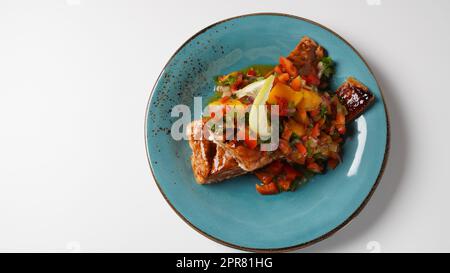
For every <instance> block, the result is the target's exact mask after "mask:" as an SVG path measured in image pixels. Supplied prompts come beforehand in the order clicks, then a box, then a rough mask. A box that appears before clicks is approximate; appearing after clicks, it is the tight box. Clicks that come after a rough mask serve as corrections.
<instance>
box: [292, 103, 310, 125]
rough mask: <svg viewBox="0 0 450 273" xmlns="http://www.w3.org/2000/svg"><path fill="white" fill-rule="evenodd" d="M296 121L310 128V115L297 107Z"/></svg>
mask: <svg viewBox="0 0 450 273" xmlns="http://www.w3.org/2000/svg"><path fill="white" fill-rule="evenodd" d="M294 119H295V120H296V121H297V122H299V123H301V124H303V125H305V126H308V125H309V117H308V114H307V113H306V111H305V110H303V109H300V108H299V107H298V106H297V111H296V112H295V115H294Z"/></svg>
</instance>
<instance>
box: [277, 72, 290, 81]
mask: <svg viewBox="0 0 450 273" xmlns="http://www.w3.org/2000/svg"><path fill="white" fill-rule="evenodd" d="M277 79H278V82H281V83H287V82H288V81H289V74H288V73H282V74H280V75H279V76H278V78H277Z"/></svg>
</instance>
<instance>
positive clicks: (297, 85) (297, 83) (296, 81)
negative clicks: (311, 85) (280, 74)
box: [290, 76, 302, 91]
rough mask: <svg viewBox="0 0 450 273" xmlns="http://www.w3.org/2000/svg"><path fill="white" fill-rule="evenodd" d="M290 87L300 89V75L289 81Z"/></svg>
mask: <svg viewBox="0 0 450 273" xmlns="http://www.w3.org/2000/svg"><path fill="white" fill-rule="evenodd" d="M290 85H291V88H292V89H294V90H295V91H300V89H302V80H301V78H300V76H297V77H295V78H294V79H293V80H292V81H291V84H290Z"/></svg>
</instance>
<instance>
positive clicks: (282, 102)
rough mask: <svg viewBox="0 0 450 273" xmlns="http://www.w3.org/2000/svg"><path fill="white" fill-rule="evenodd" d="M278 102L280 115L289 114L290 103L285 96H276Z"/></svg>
mask: <svg viewBox="0 0 450 273" xmlns="http://www.w3.org/2000/svg"><path fill="white" fill-rule="evenodd" d="M276 99H277V102H278V111H279V115H280V117H286V116H287V115H288V114H289V111H288V110H289V103H288V101H287V100H286V99H285V98H281V97H278V96H277V97H276Z"/></svg>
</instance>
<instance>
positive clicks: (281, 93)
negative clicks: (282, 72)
mask: <svg viewBox="0 0 450 273" xmlns="http://www.w3.org/2000/svg"><path fill="white" fill-rule="evenodd" d="M302 97H303V93H302V92H299V91H295V90H294V89H292V88H291V87H289V86H288V85H286V84H284V83H280V82H279V83H277V84H276V85H275V86H274V87H273V88H272V90H271V91H270V94H269V99H268V100H267V102H268V103H270V104H277V103H278V101H277V98H283V99H285V100H286V101H287V102H288V103H289V102H290V103H292V104H293V105H297V104H298V103H299V102H300V101H301V100H302Z"/></svg>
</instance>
